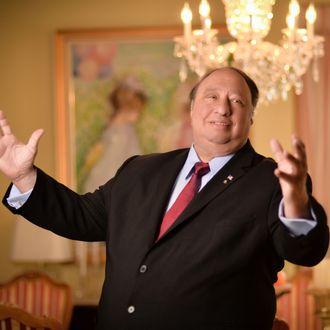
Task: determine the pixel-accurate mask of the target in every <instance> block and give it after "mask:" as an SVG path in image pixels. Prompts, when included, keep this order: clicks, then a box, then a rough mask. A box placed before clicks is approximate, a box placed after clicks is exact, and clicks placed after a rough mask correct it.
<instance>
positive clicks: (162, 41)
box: [56, 27, 197, 193]
mask: <svg viewBox="0 0 330 330" xmlns="http://www.w3.org/2000/svg"><path fill="white" fill-rule="evenodd" d="M180 34H182V28H181V27H167V28H161V27H158V28H135V29H103V30H78V31H59V32H58V33H57V34H56V93H57V95H56V155H57V156H56V164H57V166H56V168H57V178H58V179H59V180H60V181H61V182H63V183H65V184H67V185H69V186H70V187H72V188H73V189H75V190H77V191H78V192H81V193H82V192H85V191H87V190H88V191H89V190H92V189H94V188H96V185H94V187H93V184H89V181H91V180H90V176H93V175H92V174H93V169H94V168H95V167H97V166H99V165H97V164H98V163H102V162H103V167H102V166H101V167H97V171H94V172H95V173H96V172H98V173H104V172H105V173H104V175H105V176H106V177H107V179H109V178H110V177H111V176H113V175H114V172H115V170H116V169H115V168H114V167H118V166H119V165H120V163H119V162H122V161H123V160H124V159H123V158H128V157H129V156H131V155H132V154H134V153H150V152H158V151H166V150H170V149H172V148H175V147H183V146H189V145H190V143H191V132H190V128H189V119H187V118H188V116H187V114H188V113H189V109H188V108H187V100H188V94H189V91H190V89H191V86H192V83H193V82H195V81H196V79H197V78H196V77H194V76H191V77H190V78H188V79H187V80H186V81H185V82H184V83H181V82H180V79H179V69H180V59H178V58H176V57H174V55H173V51H174V42H173V37H174V36H176V35H180ZM123 86H124V87H125V86H126V87H127V88H131V89H132V90H134V91H135V92H136V93H137V94H139V96H140V101H141V100H142V101H143V102H142V103H143V106H142V107H141V109H140V110H139V114H138V115H137V114H136V115H132V117H131V118H130V119H127V118H126V119H123V118H121V117H120V116H119V117H120V118H121V121H120V118H119V120H118V116H117V114H118V113H119V110H118V109H116V108H117V107H119V105H118V104H116V102H117V103H118V102H119V103H124V100H122V99H123V98H124V97H129V92H127V93H128V94H127V93H126V94H125V93H124V92H123V91H122V90H121V91H122V93H121V94H120V93H119V92H118V90H120V88H121V87H122V88H124V87H123ZM123 90H125V88H124V89H123ZM116 91H117V92H118V93H119V94H118V95H117V94H116V95H115V96H114V93H115V92H116ZM125 95H126V96H125ZM130 106H131V105H130ZM127 107H128V105H127V104H126V108H127ZM187 109H188V110H187ZM116 116H117V117H116ZM122 117H125V116H122ZM126 117H127V116H126ZM128 117H129V116H128ZM115 119H116V120H117V122H116V120H115ZM123 121H124V122H125V121H126V126H134V127H133V128H132V127H131V128H130V127H126V130H125V129H120V128H118V126H120V123H121V122H123ZM127 122H128V124H127ZM115 123H116V124H117V125H115ZM111 125H112V126H111ZM114 126H115V128H114ZM123 126H124V125H123ZM115 131H116V132H115ZM109 132H110V133H109ZM106 140H108V141H107V142H106ZM109 140H111V141H110V142H109ZM106 143H108V144H109V145H108V146H107V145H106ZM106 154H108V156H107V157H108V160H111V162H112V163H114V165H113V166H109V165H108V164H106V160H105V159H103V160H102V156H104V157H106V156H105V155H106ZM110 167H111V169H110ZM104 168H106V169H107V170H104ZM95 173H94V174H95ZM94 179H95V180H94V181H95V182H97V181H98V180H100V178H95V175H94ZM103 183H105V181H104V182H103Z"/></svg>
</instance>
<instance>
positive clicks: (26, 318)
mask: <svg viewBox="0 0 330 330" xmlns="http://www.w3.org/2000/svg"><path fill="white" fill-rule="evenodd" d="M0 329H1V330H15V329H17V330H18V329H19V330H28V329H31V330H32V329H33V330H39V329H40V330H62V329H63V328H62V326H61V324H60V322H58V321H57V320H55V319H53V318H50V317H47V316H40V317H38V316H34V315H32V314H30V313H28V312H27V311H25V310H23V309H21V308H19V307H17V306H14V305H9V304H0Z"/></svg>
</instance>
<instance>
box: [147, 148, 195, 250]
mask: <svg viewBox="0 0 330 330" xmlns="http://www.w3.org/2000/svg"><path fill="white" fill-rule="evenodd" d="M188 152H189V149H187V150H183V151H181V152H180V153H178V154H177V155H176V156H175V157H171V159H170V161H165V162H162V163H161V164H159V166H158V169H157V174H156V176H155V177H153V178H152V180H148V184H150V185H151V186H150V191H152V193H153V196H154V198H153V199H152V200H153V205H151V206H150V208H149V209H148V211H147V213H148V214H149V216H148V218H149V219H151V223H149V224H148V225H147V226H146V227H148V228H150V236H151V244H153V243H154V241H155V239H156V236H157V235H158V230H159V226H160V224H161V220H162V218H163V216H164V212H165V209H166V207H167V203H168V201H169V199H170V196H171V193H172V189H173V186H174V184H175V181H176V178H177V176H178V174H179V172H180V170H181V168H182V167H183V165H184V163H185V161H186V159H187V156H188Z"/></svg>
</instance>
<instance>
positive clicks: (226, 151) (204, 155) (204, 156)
mask: <svg viewBox="0 0 330 330" xmlns="http://www.w3.org/2000/svg"><path fill="white" fill-rule="evenodd" d="M246 142H247V140H245V141H244V142H243V143H241V144H239V145H237V146H235V147H234V148H233V147H231V146H221V147H219V148H214V146H213V147H211V148H205V147H204V148H203V147H201V146H199V145H198V144H196V143H194V148H195V151H196V153H197V155H198V157H199V159H200V160H201V161H202V162H205V163H208V162H209V161H210V160H212V159H213V158H215V157H222V156H227V155H230V154H233V153H235V152H237V151H238V150H239V149H241V148H242V147H243V146H244V145H245V144H246Z"/></svg>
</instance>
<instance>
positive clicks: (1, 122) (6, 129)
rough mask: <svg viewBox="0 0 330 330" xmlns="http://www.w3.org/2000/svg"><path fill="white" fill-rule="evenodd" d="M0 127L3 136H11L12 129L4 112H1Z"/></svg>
mask: <svg viewBox="0 0 330 330" xmlns="http://www.w3.org/2000/svg"><path fill="white" fill-rule="evenodd" d="M0 127H1V130H2V134H3V135H9V134H11V128H10V125H9V123H8V121H7V118H6V117H5V114H4V113H3V111H0Z"/></svg>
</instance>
